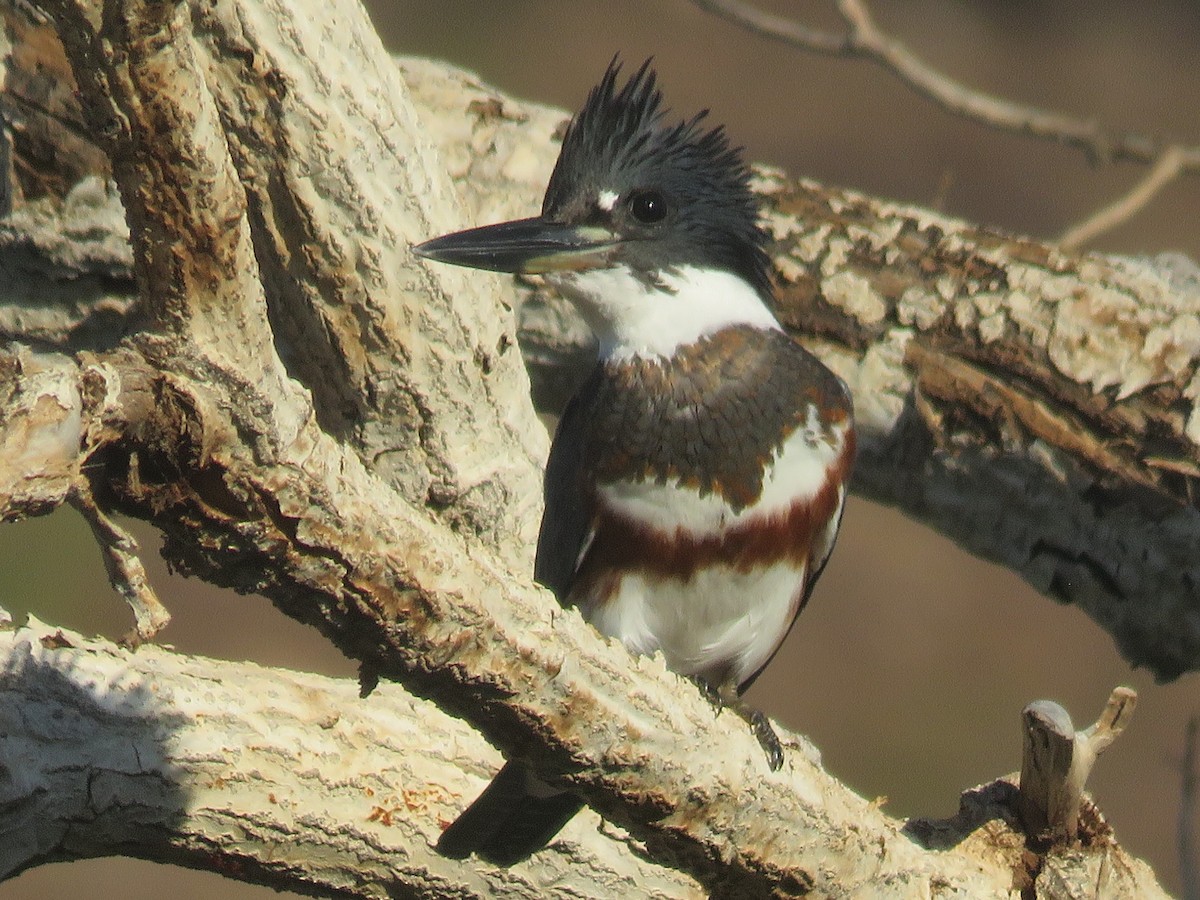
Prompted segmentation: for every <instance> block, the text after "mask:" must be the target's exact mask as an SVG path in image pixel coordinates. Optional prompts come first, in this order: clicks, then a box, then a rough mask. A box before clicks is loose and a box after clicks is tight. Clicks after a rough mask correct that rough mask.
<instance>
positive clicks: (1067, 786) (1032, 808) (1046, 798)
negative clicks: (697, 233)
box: [1019, 687, 1137, 843]
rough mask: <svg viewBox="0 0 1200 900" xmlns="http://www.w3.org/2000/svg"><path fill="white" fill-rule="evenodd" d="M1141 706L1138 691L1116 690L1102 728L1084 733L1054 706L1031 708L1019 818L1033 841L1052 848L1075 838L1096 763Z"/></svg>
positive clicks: (1026, 716) (1026, 715)
mask: <svg viewBox="0 0 1200 900" xmlns="http://www.w3.org/2000/svg"><path fill="white" fill-rule="evenodd" d="M1136 705H1137V693H1136V692H1135V691H1133V690H1132V689H1131V688H1127V687H1118V688H1114V689H1113V692H1112V694H1111V696H1109V698H1108V704H1107V705H1106V706H1105V708H1104V712H1103V713H1102V714H1101V716H1100V718H1099V719H1098V720H1097V721H1096V724H1094V725H1092V726H1091V727H1090V728H1085V729H1083V730H1082V731H1076V730H1075V727H1074V725H1073V724H1072V723H1071V716H1070V714H1069V713H1068V712H1067V711H1066V710H1065V709H1063V707H1062V706H1060V705H1059V704H1058V703H1055V702H1054V701H1052V700H1035V701H1034V702H1033V703H1030V704H1029V705H1028V706H1026V707H1025V709H1024V710H1023V711H1022V713H1021V717H1022V720H1023V722H1024V727H1023V730H1022V738H1023V750H1022V754H1021V786H1020V789H1021V793H1020V802H1019V813H1020V817H1021V822H1022V824H1023V825H1024V827H1025V833H1026V834H1027V835H1029V836H1030V837H1031V838H1033V839H1035V840H1039V841H1048V842H1050V843H1057V842H1059V841H1064V840H1071V839H1073V838H1075V836H1076V835H1077V834H1078V832H1079V810H1080V806H1081V805H1082V803H1083V789H1084V786H1085V785H1086V784H1087V779H1088V776H1089V775H1090V774H1091V772H1092V767H1093V766H1094V765H1095V763H1096V757H1097V756H1099V755H1100V754H1101V753H1103V752H1104V751H1105V750H1106V749H1108V746H1109V745H1110V744H1111V743H1112V742H1113V741H1114V740H1115V739H1116V737H1117V735H1119V734H1120V733H1121V732H1122V731H1124V730H1125V726H1126V724H1127V723H1128V722H1129V719H1130V717H1131V716H1132V715H1133V710H1134V708H1135V707H1136Z"/></svg>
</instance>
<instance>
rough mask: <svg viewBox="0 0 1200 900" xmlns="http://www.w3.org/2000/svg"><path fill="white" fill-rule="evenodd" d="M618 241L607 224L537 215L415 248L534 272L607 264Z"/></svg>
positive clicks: (441, 258) (474, 264)
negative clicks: (559, 220) (566, 222)
mask: <svg viewBox="0 0 1200 900" xmlns="http://www.w3.org/2000/svg"><path fill="white" fill-rule="evenodd" d="M619 243H620V241H619V239H618V238H617V237H616V235H614V234H613V233H612V232H610V231H608V230H607V229H604V228H598V227H594V226H574V225H560V224H558V223H555V222H548V221H546V220H545V219H542V218H540V217H538V218H533V219H519V220H517V221H515V222H502V223H501V224H499V225H485V226H483V227H482V228H472V229H470V230H468V231H457V232H455V233H454V234H447V235H443V236H442V237H438V238H434V239H433V240H431V241H426V242H425V243H423V244H418V245H417V246H415V247H413V252H414V253H416V254H417V255H418V256H424V257H425V258H426V259H433V260H437V261H438V262H444V263H452V264H454V265H456V266H469V267H470V268H472V269H490V270H491V271H493V272H521V273H527V274H536V273H540V272H554V271H561V270H564V269H574V270H582V269H594V268H598V267H601V266H605V265H608V264H609V261H610V259H611V256H612V253H613V251H614V250H615V249H616V247H617V246H618V244H619Z"/></svg>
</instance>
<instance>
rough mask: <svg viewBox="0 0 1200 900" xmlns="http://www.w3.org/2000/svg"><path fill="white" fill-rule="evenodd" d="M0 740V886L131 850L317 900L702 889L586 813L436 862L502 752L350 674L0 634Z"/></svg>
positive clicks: (28, 630) (44, 634) (395, 692)
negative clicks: (531, 849) (400, 890)
mask: <svg viewBox="0 0 1200 900" xmlns="http://www.w3.org/2000/svg"><path fill="white" fill-rule="evenodd" d="M0 732H3V733H4V734H5V735H6V737H5V738H4V740H3V743H2V746H3V747H4V753H3V756H2V757H0V879H3V878H4V877H6V876H9V875H12V874H15V873H17V872H20V871H21V870H23V869H26V868H30V867H32V866H35V865H39V864H41V863H45V862H52V861H55V860H62V859H81V858H88V857H95V856H109V855H113V854H120V853H127V852H131V851H132V852H133V853H135V854H136V855H137V856H140V857H142V858H144V859H151V860H155V861H157V862H171V863H177V864H180V865H188V866H193V867H197V868H204V869H209V870H212V871H217V872H228V873H230V874H232V875H234V876H235V877H238V878H239V879H241V880H248V881H257V882H260V883H263V884H269V885H271V886H273V887H276V888H286V889H290V890H294V891H299V892H304V893H312V892H314V891H315V892H316V893H317V894H319V895H323V896H331V895H335V894H346V893H348V894H352V895H354V896H359V897H391V896H395V895H396V894H395V892H396V887H397V886H398V885H403V886H404V889H405V891H406V892H407V893H406V894H405V896H412V897H445V896H454V897H463V898H467V897H480V898H483V897H529V896H538V897H558V898H566V897H580V896H585V895H587V894H589V893H590V892H595V891H601V892H603V893H605V894H610V895H614V896H615V895H618V894H621V893H625V894H632V893H638V892H650V893H652V894H653V895H654V896H661V897H680V898H688V897H700V896H702V893H701V891H700V887H699V885H697V884H696V883H695V882H693V881H691V880H690V879H688V878H687V877H686V876H684V875H682V874H680V873H678V872H675V871H673V870H671V869H666V868H662V867H659V866H656V865H654V864H653V863H651V862H648V861H646V860H644V859H643V858H642V857H640V856H639V855H637V854H634V853H630V852H628V849H627V847H626V846H625V844H624V843H623V842H622V840H621V836H620V834H619V832H618V831H617V830H616V829H614V828H611V827H609V826H605V825H603V824H602V823H601V820H600V819H599V817H597V816H596V815H595V814H586V815H582V816H580V817H578V818H577V819H576V820H575V821H573V822H572V823H571V825H570V826H569V827H568V829H567V830H566V831H565V832H564V833H563V835H562V837H561V838H560V839H559V840H558V841H556V842H555V844H554V845H553V846H552V847H551V848H550V850H549V851H548V852H546V853H540V854H538V855H537V856H535V857H534V858H532V859H530V860H528V861H526V862H524V863H522V864H521V865H519V866H514V867H513V868H512V869H510V870H503V869H498V868H496V867H494V866H489V865H488V864H486V863H472V864H469V865H464V864H463V863H461V862H458V861H456V860H449V859H443V858H442V857H440V856H439V855H438V854H437V853H436V851H435V850H434V849H433V845H434V844H436V842H437V837H438V835H439V834H440V833H441V829H442V827H444V826H445V824H446V823H448V822H449V821H450V820H452V819H453V818H454V816H455V814H456V812H457V811H458V810H459V809H461V808H462V806H463V804H464V803H466V802H468V801H469V800H470V799H471V798H472V797H473V796H474V795H475V794H476V793H477V792H478V791H479V790H481V789H482V787H483V785H484V783H485V781H486V779H487V777H488V776H489V774H490V773H491V772H492V771H493V769H494V768H495V766H497V765H499V755H498V754H497V753H496V752H495V751H494V750H492V749H491V748H490V747H489V746H488V745H487V743H486V742H485V741H484V740H483V739H482V738H481V737H480V736H479V735H478V734H477V733H476V732H474V731H472V730H471V729H470V728H469V727H467V726H466V725H465V724H464V723H463V722H461V721H459V720H457V719H452V718H451V717H449V716H447V715H446V714H445V713H443V712H441V711H440V710H439V709H438V708H437V707H436V706H434V705H433V704H431V703H428V702H425V701H423V700H419V699H417V698H415V697H413V696H411V695H409V694H406V693H405V692H404V691H403V689H401V688H399V687H398V686H394V685H388V686H385V687H383V688H381V689H380V691H379V692H378V693H376V694H374V695H372V696H371V697H370V699H369V700H361V699H359V696H358V689H357V686H356V685H354V684H353V683H351V682H347V681H341V680H336V679H331V678H322V677H320V676H316V675H305V674H301V673H297V672H288V671H285V670H281V669H265V668H262V667H260V666H255V665H251V664H248V663H231V662H221V661H218V660H211V659H202V658H193V657H186V656H180V655H178V654H175V653H169V652H166V651H164V650H160V649H158V648H156V647H151V646H147V647H142V648H141V649H140V650H139V651H138V652H136V653H133V652H130V651H128V650H122V649H119V648H117V647H115V646H113V645H112V644H109V643H107V642H105V641H97V640H88V639H86V638H84V637H82V636H81V635H78V634H74V633H72V632H66V631H63V630H62V629H59V628H54V627H52V626H49V625H45V624H43V623H40V622H36V621H31V622H30V623H29V624H28V625H26V626H25V627H24V628H21V629H19V630H16V631H11V630H10V631H3V630H0ZM17 776H19V777H17ZM614 838H615V839H614Z"/></svg>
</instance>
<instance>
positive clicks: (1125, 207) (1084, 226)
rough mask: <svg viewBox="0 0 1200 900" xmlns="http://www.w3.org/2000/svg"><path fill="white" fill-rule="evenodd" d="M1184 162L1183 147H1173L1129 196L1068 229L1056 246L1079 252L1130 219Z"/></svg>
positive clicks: (1160, 189) (1165, 184)
mask: <svg viewBox="0 0 1200 900" xmlns="http://www.w3.org/2000/svg"><path fill="white" fill-rule="evenodd" d="M1186 159H1187V157H1186V153H1185V151H1184V149H1183V147H1181V146H1179V145H1178V144H1172V145H1171V146H1170V147H1168V148H1167V149H1166V150H1164V151H1163V154H1162V156H1160V157H1159V158H1158V162H1156V163H1155V164H1154V166H1153V167H1152V168H1151V169H1150V171H1149V172H1147V173H1146V175H1145V176H1144V177H1143V178H1142V179H1141V180H1140V181H1138V183H1137V184H1135V185H1134V186H1133V187H1132V188H1131V189H1130V190H1129V192H1128V193H1126V194H1125V195H1124V196H1122V197H1120V198H1118V199H1117V200H1115V201H1113V202H1112V203H1110V204H1109V205H1108V206H1105V207H1103V208H1101V209H1099V210H1097V211H1096V212H1094V213H1092V215H1091V216H1089V217H1088V218H1087V219H1085V220H1084V221H1082V222H1080V223H1079V224H1078V225H1072V226H1071V227H1070V228H1068V229H1067V230H1066V231H1065V232H1064V233H1063V235H1062V237H1060V238H1059V239H1058V244H1059V246H1060V247H1062V248H1063V249H1064V250H1078V249H1079V247H1080V246H1081V245H1083V244H1086V243H1087V242H1088V241H1091V240H1094V239H1095V238H1096V237H1097V236H1099V235H1101V234H1103V233H1104V232H1106V231H1111V230H1112V229H1114V228H1116V227H1117V226H1118V225H1121V224H1122V223H1124V222H1126V221H1128V220H1129V219H1131V218H1132V217H1133V216H1134V215H1135V214H1136V213H1138V212H1140V211H1141V210H1142V209H1144V208H1145V207H1146V205H1147V204H1148V203H1149V202H1150V201H1151V200H1153V199H1154V198H1155V197H1157V196H1158V194H1159V193H1160V192H1161V191H1162V189H1163V188H1165V187H1166V186H1167V185H1168V184H1170V183H1171V182H1172V181H1174V180H1175V179H1176V178H1178V177H1179V176H1180V175H1181V174H1182V173H1183V171H1184V164H1185V162H1186Z"/></svg>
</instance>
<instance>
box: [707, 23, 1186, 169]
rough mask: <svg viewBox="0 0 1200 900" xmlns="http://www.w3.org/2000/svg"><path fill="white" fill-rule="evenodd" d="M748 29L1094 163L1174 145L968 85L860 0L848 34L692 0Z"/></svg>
mask: <svg viewBox="0 0 1200 900" xmlns="http://www.w3.org/2000/svg"><path fill="white" fill-rule="evenodd" d="M692 2H693V3H694V4H695V5H696V6H699V7H700V8H701V9H704V10H707V11H708V12H711V13H714V14H715V15H719V16H721V17H722V18H724V19H726V20H728V21H730V22H733V23H735V24H737V25H740V26H741V27H743V28H745V29H747V30H748V31H750V32H752V33H754V34H757V35H760V36H762V37H766V38H770V39H772V40H777V41H782V42H783V43H785V44H789V45H791V46H793V47H799V48H801V49H803V50H811V51H814V52H816V53H825V54H829V55H833V56H860V57H863V58H865V59H870V60H872V61H874V62H877V63H879V64H880V65H882V66H883V67H884V68H885V69H887V70H888V71H890V72H891V73H892V74H894V75H895V76H896V77H898V78H899V79H900V80H901V81H903V82H904V83H905V84H907V85H908V86H909V87H911V88H912V89H913V90H915V91H916V92H917V93H919V94H920V95H921V96H923V97H925V98H926V99H928V100H932V101H933V102H934V103H936V104H937V105H938V106H940V107H942V108H943V109H945V110H946V111H947V112H951V113H954V114H955V115H959V116H963V117H965V118H968V119H973V120H975V121H977V122H982V123H984V124H986V125H991V126H993V127H996V128H1001V129H1004V130H1006V131H1013V132H1016V133H1018V134H1027V135H1031V136H1033V137H1038V138H1042V139H1045V140H1051V141H1056V142H1058V143H1062V144H1067V145H1069V146H1073V147H1077V148H1079V149H1080V150H1082V151H1083V152H1084V153H1086V154H1087V155H1088V157H1089V158H1090V159H1092V160H1094V161H1110V160H1112V161H1115V160H1128V161H1133V162H1141V163H1150V162H1154V161H1156V160H1157V159H1159V158H1160V157H1161V156H1162V155H1163V153H1164V151H1165V149H1166V147H1167V146H1168V145H1166V144H1164V142H1162V141H1160V140H1156V139H1154V138H1151V137H1149V136H1147V135H1143V134H1138V133H1136V132H1125V133H1123V134H1112V133H1109V132H1107V131H1105V130H1104V129H1102V128H1101V127H1100V126H1099V124H1098V123H1097V122H1095V121H1094V120H1089V119H1080V118H1077V117H1075V116H1069V115H1065V114H1063V113H1057V112H1050V111H1046V110H1043V109H1039V108H1037V107H1035V106H1028V105H1025V104H1022V103H1014V102H1012V101H1010V100H1005V99H1004V98H1002V97H996V96H994V95H992V94H988V93H985V92H983V91H977V90H974V89H973V88H969V87H967V86H966V85H964V84H962V83H961V82H958V81H955V80H954V79H952V78H950V77H948V76H947V75H945V74H944V73H942V72H939V71H937V70H936V69H934V68H932V67H931V66H929V65H928V64H927V63H926V62H925V61H924V60H922V59H921V58H920V57H918V56H916V55H915V54H914V53H913V52H912V51H911V50H909V49H908V48H907V47H905V46H904V44H902V43H901V42H900V41H898V40H896V39H895V38H893V37H891V36H890V35H888V34H887V33H885V32H884V31H882V30H881V29H880V28H879V26H878V25H876V24H875V20H874V19H873V18H871V14H870V12H869V11H868V9H867V7H866V5H865V4H864V3H863V2H862V0H837V5H838V11H839V12H840V13H841V15H842V19H843V20H844V21H845V22H846V25H847V28H848V31H847V32H846V33H845V34H836V33H834V32H828V31H819V30H816V29H811V28H807V27H805V26H803V25H801V24H799V23H797V22H794V21H792V20H790V19H785V18H783V17H782V16H775V15H771V14H770V13H765V12H763V11H762V10H759V9H756V8H755V7H753V6H752V5H751V4H749V3H745V2H743V0H692ZM1180 153H1181V156H1182V158H1181V161H1180V165H1181V170H1182V171H1188V172H1196V171H1200V147H1181V148H1180Z"/></svg>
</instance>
